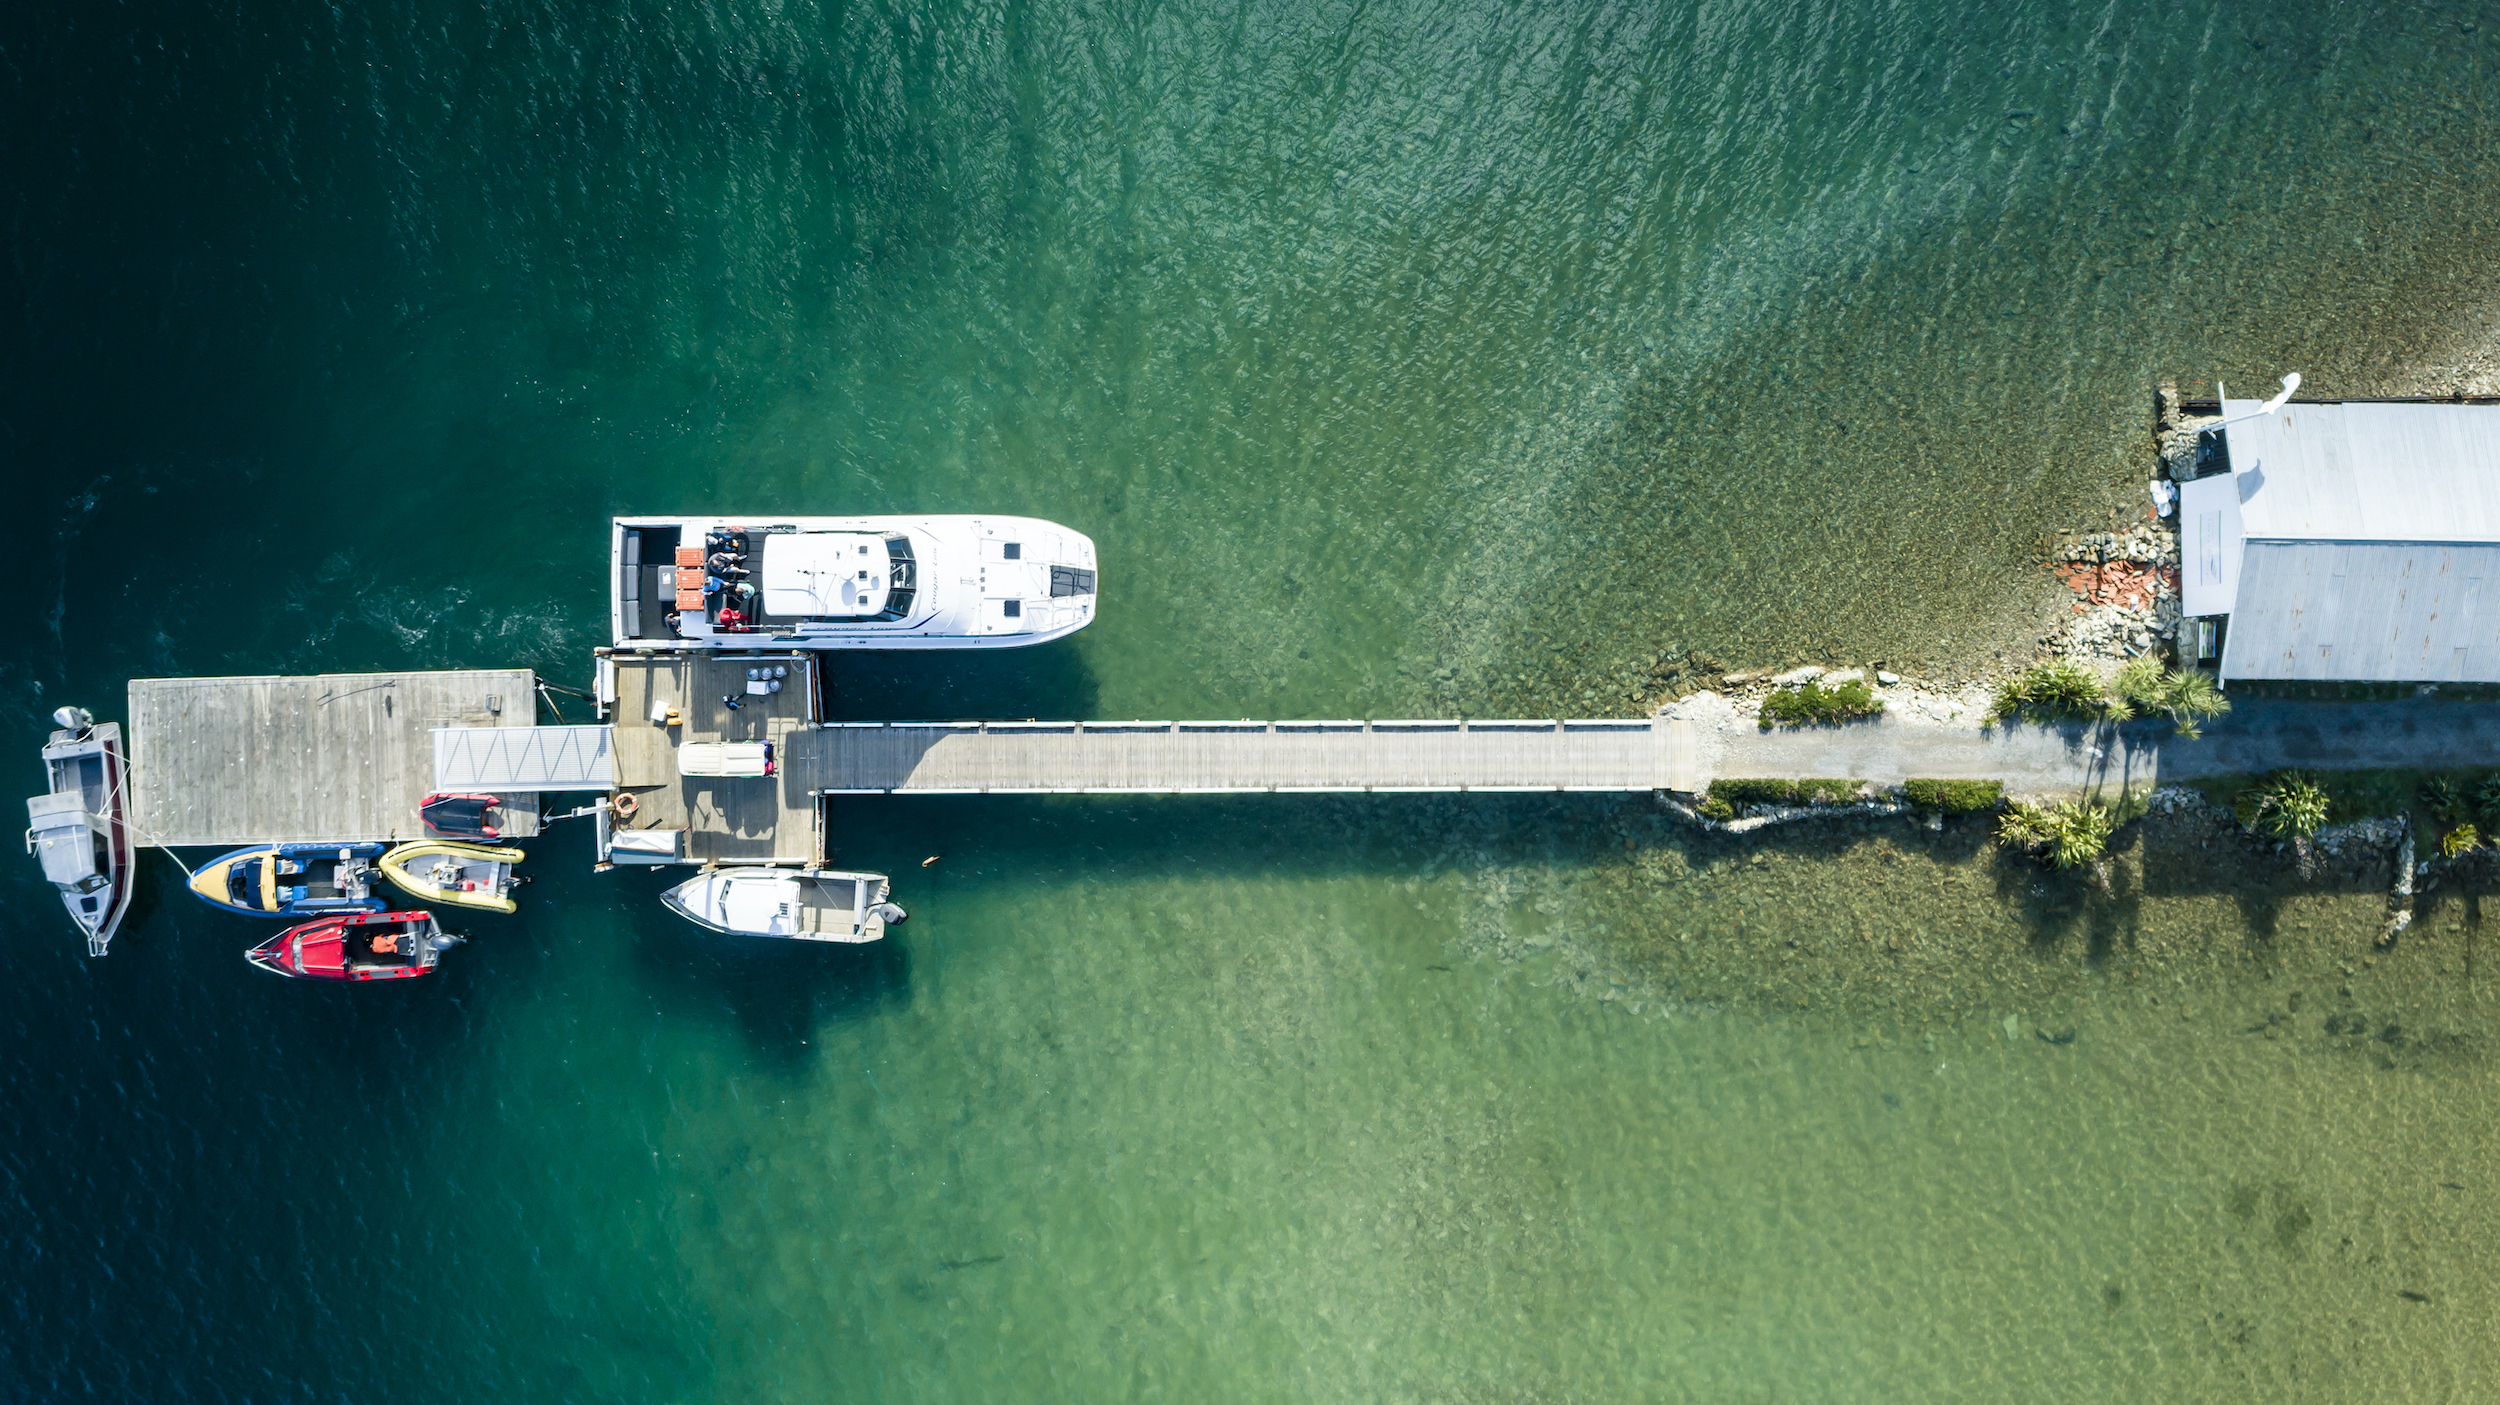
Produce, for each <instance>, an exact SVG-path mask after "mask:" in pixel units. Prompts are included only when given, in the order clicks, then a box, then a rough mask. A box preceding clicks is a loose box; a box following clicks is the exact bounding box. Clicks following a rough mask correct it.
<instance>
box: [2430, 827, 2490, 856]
mask: <svg viewBox="0 0 2500 1405" xmlns="http://www.w3.org/2000/svg"><path fill="white" fill-rule="evenodd" d="M2482 842H2483V834H2482V831H2481V830H2478V829H2476V828H2475V827H2474V826H2472V825H2470V824H2461V825H2458V826H2457V827H2456V828H2454V829H2452V830H2449V831H2448V834H2447V837H2446V838H2443V839H2441V840H2440V841H2439V852H2440V853H2442V854H2444V855H2446V856H2447V857H2449V858H2452V859H2453V858H2455V857H2456V856H2457V855H2459V854H2462V853H2464V852H2466V851H2467V850H2469V849H2472V848H2473V847H2474V846H2475V845H2477V844H2480V843H2482Z"/></svg>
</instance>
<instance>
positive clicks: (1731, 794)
mask: <svg viewBox="0 0 2500 1405" xmlns="http://www.w3.org/2000/svg"><path fill="white" fill-rule="evenodd" d="M1710 798H1711V799H1713V800H1723V801H1725V802H1727V803H1728V804H1730V805H1794V804H1796V803H1797V783H1796V782H1795V781H1792V780H1787V779H1785V778H1781V777H1771V778H1767V779H1762V780H1750V779H1742V778H1739V779H1732V780H1716V781H1712V782H1711V783H1710Z"/></svg>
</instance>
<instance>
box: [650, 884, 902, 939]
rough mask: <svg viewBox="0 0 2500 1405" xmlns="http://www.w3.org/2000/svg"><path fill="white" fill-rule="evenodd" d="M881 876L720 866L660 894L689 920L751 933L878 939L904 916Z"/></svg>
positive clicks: (746, 933) (716, 929)
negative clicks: (888, 926)
mask: <svg viewBox="0 0 2500 1405" xmlns="http://www.w3.org/2000/svg"><path fill="white" fill-rule="evenodd" d="M887 892H888V885H887V883H886V878H885V875H884V874H882V873H844V872H841V871H839V870H836V869H830V868H715V869H709V870H706V871H705V872H703V873H701V874H698V875H696V876H695V877H693V878H689V879H687V880H686V881H685V882H683V883H680V884H678V885H677V886H676V887H674V888H671V889H669V890H668V891H667V892H666V893H663V894H661V895H660V901H662V902H664V903H667V904H668V905H669V906H670V907H671V908H673V909H675V910H676V912H677V915H678V916H680V917H683V918H685V919H686V920H688V921H690V922H694V923H698V924H700V925H702V926H705V927H709V928H711V929H712V930H713V931H715V932H731V933H735V934H737V935H739V936H745V937H790V938H793V939H795V940H798V941H804V942H873V941H876V940H877V939H878V938H880V937H883V936H884V935H885V929H886V925H887V924H888V923H893V922H901V921H903V920H904V913H903V910H902V909H901V908H899V907H896V906H895V905H894V904H893V903H891V902H889V901H887V900H886V894H887Z"/></svg>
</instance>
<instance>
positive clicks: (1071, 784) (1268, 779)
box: [784, 718, 1700, 795]
mask: <svg viewBox="0 0 2500 1405" xmlns="http://www.w3.org/2000/svg"><path fill="white" fill-rule="evenodd" d="M1695 758H1696V744H1695V738H1694V736H1693V734H1692V731H1691V729H1690V727H1689V726H1688V725H1687V724H1685V723H1681V722H1670V721H1667V720H1666V719H1663V718H1659V719H1651V718H1592V719H1586V720H1577V721H1573V720H1544V721H1533V720H1530V721H1474V720H1461V719H1457V718H1449V719H1435V720H1423V721H1337V722H1259V721H1245V722H1003V723H1002V722H960V723H936V724H928V723H888V722H841V723H830V724H826V725H823V726H820V727H818V728H816V729H814V730H813V731H810V732H807V733H804V734H802V735H800V736H797V737H794V738H793V739H792V743H791V745H790V747H789V750H788V756H787V759H786V761H785V762H784V770H785V774H786V783H787V784H788V785H789V786H791V787H793V788H800V787H804V788H806V789H807V790H809V791H812V792H813V793H815V794H819V795H1000V794H1028V795H1032V794H1085V795H1182V794H1215V795H1223V794H1241V793H1261V792H1279V793H1282V792H1348V791H1367V792H1372V793H1375V794H1377V793H1383V792H1393V791H1625V790H1690V789H1694V788H1696V787H1697V786H1698V785H1699V784H1700V782H1699V781H1698V780H1697V779H1696V777H1697V771H1698V768H1697V763H1696V759H1695Z"/></svg>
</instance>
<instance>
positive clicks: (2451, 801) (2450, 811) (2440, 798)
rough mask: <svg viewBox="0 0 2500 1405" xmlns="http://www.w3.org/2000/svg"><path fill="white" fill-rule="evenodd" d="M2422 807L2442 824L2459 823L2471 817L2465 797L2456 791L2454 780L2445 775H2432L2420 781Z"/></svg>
mask: <svg viewBox="0 0 2500 1405" xmlns="http://www.w3.org/2000/svg"><path fill="white" fill-rule="evenodd" d="M2422 808H2423V809H2426V810H2428V811H2430V812H2431V818H2432V819H2434V820H2437V821H2439V823H2440V824H2441V825H2443V826H2453V825H2460V824H2463V823H2465V822H2466V820H2467V819H2469V818H2471V817H2472V815H2473V811H2471V810H2469V809H2467V808H2466V804H2465V797H2464V796H2462V795H2460V794H2458V793H2457V787H2456V784H2455V782H2453V781H2450V780H2449V779H2448V778H2447V777H2446V776H2433V777H2431V778H2430V779H2429V780H2426V781H2424V782H2422Z"/></svg>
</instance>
